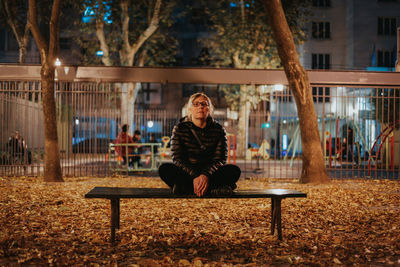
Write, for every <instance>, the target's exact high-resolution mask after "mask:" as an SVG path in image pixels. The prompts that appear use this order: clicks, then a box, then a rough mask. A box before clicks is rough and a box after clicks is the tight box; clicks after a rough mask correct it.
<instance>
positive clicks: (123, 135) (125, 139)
mask: <svg viewBox="0 0 400 267" xmlns="http://www.w3.org/2000/svg"><path fill="white" fill-rule="evenodd" d="M128 129H129V125H128V124H124V125H122V127H121V130H122V131H121V132H120V133H119V134H118V136H117V138H116V139H115V140H114V141H113V143H114V144H129V143H133V139H132V137H131V136H130V135H129V134H128ZM126 149H127V147H126V146H115V152H116V153H117V154H118V155H120V156H121V157H122V159H123V160H124V162H123V164H124V165H125V164H126V162H127V153H128V155H129V154H132V151H133V150H132V148H131V147H128V151H127V150H126Z"/></svg>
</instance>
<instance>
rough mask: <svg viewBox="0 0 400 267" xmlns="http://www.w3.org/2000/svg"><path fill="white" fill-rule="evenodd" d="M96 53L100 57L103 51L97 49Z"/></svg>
mask: <svg viewBox="0 0 400 267" xmlns="http://www.w3.org/2000/svg"><path fill="white" fill-rule="evenodd" d="M96 55H97V56H98V57H101V56H103V55H104V52H103V51H101V50H99V51H97V52H96Z"/></svg>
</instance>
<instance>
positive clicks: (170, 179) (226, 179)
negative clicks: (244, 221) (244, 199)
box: [158, 163, 241, 194]
mask: <svg viewBox="0 0 400 267" xmlns="http://www.w3.org/2000/svg"><path fill="white" fill-rule="evenodd" d="M240 173H241V171H240V168H239V167H238V166H236V165H231V164H227V165H224V166H222V167H220V168H219V169H218V170H217V171H216V172H215V173H214V174H213V175H211V177H209V178H208V179H209V186H208V189H213V188H218V187H222V186H225V185H228V186H230V187H231V188H232V189H235V188H236V182H237V181H238V180H239V177H240ZM158 174H159V175H160V178H161V180H163V181H164V182H165V183H166V184H167V185H168V186H169V187H170V188H172V187H173V186H174V185H175V184H178V185H180V186H182V187H183V188H184V189H185V191H186V192H187V193H190V194H193V193H194V190H193V179H194V178H195V177H191V176H190V175H189V174H188V173H187V172H185V171H184V170H182V169H181V168H179V167H178V166H176V165H175V164H173V163H164V164H162V165H161V166H160V167H159V168H158Z"/></svg>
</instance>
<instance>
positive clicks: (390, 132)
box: [368, 120, 400, 175]
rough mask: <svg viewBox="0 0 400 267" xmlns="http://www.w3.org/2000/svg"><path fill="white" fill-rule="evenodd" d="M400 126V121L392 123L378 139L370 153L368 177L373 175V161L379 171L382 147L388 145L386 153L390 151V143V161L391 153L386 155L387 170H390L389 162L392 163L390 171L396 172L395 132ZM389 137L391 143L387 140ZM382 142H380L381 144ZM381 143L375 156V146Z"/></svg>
mask: <svg viewBox="0 0 400 267" xmlns="http://www.w3.org/2000/svg"><path fill="white" fill-rule="evenodd" d="M399 126H400V120H398V121H396V122H394V123H392V124H391V125H389V126H387V127H386V128H385V129H383V131H382V132H381V133H380V134H379V135H378V137H377V138H376V140H375V142H374V145H373V146H372V148H371V150H370V151H369V157H368V175H371V161H373V162H374V163H375V164H374V165H375V171H377V170H378V164H377V162H378V160H379V154H380V152H381V149H382V146H383V145H384V144H385V145H386V151H389V147H388V146H389V142H390V159H389V158H388V157H389V153H386V156H387V159H386V169H387V170H388V169H389V162H390V169H391V170H392V171H393V170H394V135H393V131H394V130H395V129H396V128H398V127H399ZM388 137H389V140H388V141H389V142H387V139H388ZM379 141H380V142H379ZM378 143H379V147H378V151H377V152H376V154H375V155H373V152H374V149H375V146H376V145H377V144H378Z"/></svg>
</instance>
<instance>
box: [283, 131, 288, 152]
mask: <svg viewBox="0 0 400 267" xmlns="http://www.w3.org/2000/svg"><path fill="white" fill-rule="evenodd" d="M287 147H288V138H287V134H284V135H283V136H282V148H283V150H287Z"/></svg>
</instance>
